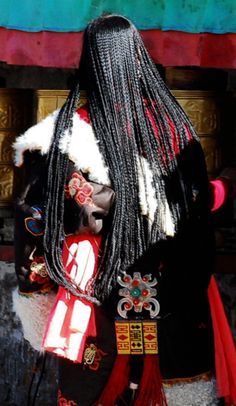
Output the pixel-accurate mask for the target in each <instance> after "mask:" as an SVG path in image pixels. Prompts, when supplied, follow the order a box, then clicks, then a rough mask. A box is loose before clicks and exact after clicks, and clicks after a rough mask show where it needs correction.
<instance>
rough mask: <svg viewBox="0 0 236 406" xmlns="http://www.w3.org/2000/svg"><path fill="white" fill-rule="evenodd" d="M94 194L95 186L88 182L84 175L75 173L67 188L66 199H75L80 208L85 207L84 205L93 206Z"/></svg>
mask: <svg viewBox="0 0 236 406" xmlns="http://www.w3.org/2000/svg"><path fill="white" fill-rule="evenodd" d="M92 193H93V186H92V185H91V184H90V183H89V182H87V181H86V179H85V178H84V177H83V176H82V175H80V174H79V173H77V172H74V173H73V174H72V175H71V179H70V180H69V182H68V185H67V186H66V187H65V195H66V198H67V199H68V198H72V199H74V200H75V201H76V203H77V204H78V205H79V206H83V205H84V204H88V205H92V204H93V200H92V198H91V195H92Z"/></svg>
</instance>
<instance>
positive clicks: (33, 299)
mask: <svg viewBox="0 0 236 406" xmlns="http://www.w3.org/2000/svg"><path fill="white" fill-rule="evenodd" d="M55 297H56V294H55V293H54V292H49V293H45V294H42V293H33V294H31V295H30V296H24V295H22V294H20V293H19V292H18V289H15V290H14V291H13V293H12V299H13V310H14V312H15V313H16V314H17V316H18V317H19V319H20V321H21V324H22V327H23V334H24V338H25V339H26V340H28V341H29V343H30V345H31V346H32V347H33V348H34V349H35V350H37V351H42V340H43V335H44V330H45V327H46V323H47V319H48V316H49V313H50V311H51V308H52V306H53V304H54V301H55Z"/></svg>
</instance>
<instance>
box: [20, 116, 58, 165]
mask: <svg viewBox="0 0 236 406" xmlns="http://www.w3.org/2000/svg"><path fill="white" fill-rule="evenodd" d="M58 112H59V110H56V111H54V112H53V113H52V114H50V115H49V116H47V117H46V118H45V119H44V120H42V121H40V122H39V123H38V124H35V125H34V126H33V127H30V128H29V129H28V130H27V131H26V132H25V133H24V134H22V135H20V136H19V137H18V138H17V139H16V141H15V142H14V144H13V149H14V150H15V155H14V163H15V165H16V166H21V165H22V164H23V162H24V152H25V151H36V150H38V151H40V153H41V154H42V155H44V154H46V153H47V152H48V151H49V147H50V144H51V139H52V135H53V130H54V125H55V121H56V119H57V116H58Z"/></svg>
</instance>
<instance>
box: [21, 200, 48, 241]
mask: <svg viewBox="0 0 236 406" xmlns="http://www.w3.org/2000/svg"><path fill="white" fill-rule="evenodd" d="M31 210H32V211H33V213H32V216H31V217H27V218H25V228H26V230H27V231H28V232H29V233H30V234H32V235H34V236H35V237H39V236H40V235H43V233H44V222H43V210H42V208H41V207H38V206H32V207H31Z"/></svg>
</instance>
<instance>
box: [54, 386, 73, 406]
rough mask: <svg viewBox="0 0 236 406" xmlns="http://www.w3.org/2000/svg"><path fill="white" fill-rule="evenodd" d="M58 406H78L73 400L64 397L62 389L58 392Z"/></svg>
mask: <svg viewBox="0 0 236 406" xmlns="http://www.w3.org/2000/svg"><path fill="white" fill-rule="evenodd" d="M57 406H77V403H75V402H74V401H73V400H67V399H66V398H64V397H63V395H62V393H61V391H60V389H59V390H58V398H57Z"/></svg>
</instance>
